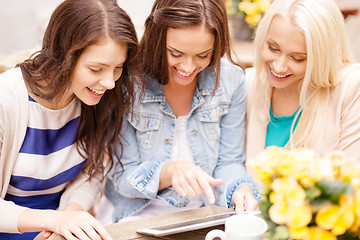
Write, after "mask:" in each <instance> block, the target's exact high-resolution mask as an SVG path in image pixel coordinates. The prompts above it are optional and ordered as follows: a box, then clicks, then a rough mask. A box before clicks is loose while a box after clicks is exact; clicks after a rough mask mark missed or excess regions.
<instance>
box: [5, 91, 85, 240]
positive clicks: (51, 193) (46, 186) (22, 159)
mask: <svg viewBox="0 0 360 240" xmlns="http://www.w3.org/2000/svg"><path fill="white" fill-rule="evenodd" d="M29 101H30V102H29V103H30V104H29V106H30V118H29V123H28V127H27V130H26V135H25V139H24V142H23V144H22V147H21V149H20V152H19V156H18V159H17V161H16V164H15V167H14V169H13V173H12V175H11V179H10V186H9V188H8V191H7V194H6V196H5V200H8V201H13V202H14V203H16V204H18V205H21V206H25V207H29V208H35V209H57V208H58V206H59V201H60V197H61V195H62V193H63V192H64V189H65V185H66V183H68V182H69V181H71V180H72V179H74V178H75V177H76V176H77V175H78V174H79V173H80V171H81V169H82V167H83V165H84V164H85V160H84V159H83V158H82V157H81V156H80V154H79V153H78V151H77V149H76V147H75V144H74V142H75V134H76V129H77V125H78V122H79V116H80V103H79V102H78V101H77V100H75V99H74V100H73V101H72V102H71V103H70V104H69V105H68V106H66V107H65V108H63V109H60V110H51V109H47V108H45V107H43V106H42V105H40V104H39V103H37V102H36V101H35V100H34V99H32V98H31V97H30V96H29ZM37 234H38V233H24V234H12V233H0V239H1V240H10V239H11V240H15V239H16V240H24V239H33V238H34V237H35V236H36V235H37Z"/></svg>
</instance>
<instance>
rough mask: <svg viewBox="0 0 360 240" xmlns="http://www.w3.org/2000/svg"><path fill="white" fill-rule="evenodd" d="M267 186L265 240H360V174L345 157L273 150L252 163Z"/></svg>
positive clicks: (258, 177) (304, 151)
mask: <svg viewBox="0 0 360 240" xmlns="http://www.w3.org/2000/svg"><path fill="white" fill-rule="evenodd" d="M247 165H248V167H249V169H250V171H252V172H253V174H254V176H255V179H256V180H257V181H260V182H262V183H263V188H262V193H263V198H262V199H261V201H260V203H259V206H260V210H261V212H262V216H263V217H264V218H265V220H266V221H267V222H268V225H269V231H268V232H267V233H266V235H265V236H264V237H265V239H271V240H283V239H284V240H285V239H308V240H315V239H316V240H322V239H323V240H332V239H335V240H336V239H344V240H345V239H346V240H355V239H360V238H359V235H360V231H359V229H360V170H359V164H358V163H357V162H356V160H355V159H350V158H346V157H345V156H344V155H343V154H342V153H340V152H333V153H330V154H328V155H326V156H316V155H315V154H314V152H313V151H311V150H307V149H297V150H286V149H284V148H279V147H268V148H267V149H266V150H265V151H264V152H262V153H261V154H259V155H258V156H257V157H255V158H254V159H249V160H248V163H247Z"/></svg>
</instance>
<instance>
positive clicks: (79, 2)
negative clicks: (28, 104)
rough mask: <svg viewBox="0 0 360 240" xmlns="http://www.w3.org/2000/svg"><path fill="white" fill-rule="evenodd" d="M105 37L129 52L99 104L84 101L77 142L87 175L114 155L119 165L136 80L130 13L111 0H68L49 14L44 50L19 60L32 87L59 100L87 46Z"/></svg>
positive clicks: (135, 43) (135, 44) (135, 45)
mask: <svg viewBox="0 0 360 240" xmlns="http://www.w3.org/2000/svg"><path fill="white" fill-rule="evenodd" d="M103 38H111V39H112V40H114V41H117V42H122V43H126V44H127V47H128V52H127V60H126V62H125V63H124V67H123V72H122V75H121V77H120V78H119V79H118V80H117V81H116V82H115V87H114V88H113V89H111V90H107V91H106V92H105V94H104V96H103V97H102V98H101V100H100V102H99V103H98V104H97V105H95V106H88V105H86V104H84V103H81V114H80V120H79V125H78V128H77V133H76V146H77V149H78V152H79V153H80V154H81V155H82V156H83V157H84V158H87V161H86V164H85V166H84V168H83V171H84V172H85V173H86V174H88V176H89V178H91V177H93V176H94V174H97V173H99V172H101V173H103V174H104V175H105V174H106V169H107V168H106V166H107V165H109V164H110V165H109V166H110V168H111V167H112V165H113V159H114V155H115V156H116V157H115V158H117V159H118V160H117V161H118V162H119V163H120V164H121V162H120V156H117V154H118V153H117V151H116V146H117V145H118V144H120V146H122V145H121V141H120V139H121V137H119V136H120V130H121V127H122V120H123V115H124V114H126V113H127V112H128V111H129V110H130V107H131V105H132V104H131V103H132V102H133V100H134V96H135V90H134V84H135V79H138V78H136V77H135V76H136V75H138V73H137V72H136V71H137V70H136V69H138V66H137V59H138V58H137V50H138V40H137V36H136V32H135V28H134V25H133V23H132V21H131V19H130V17H129V16H128V15H127V13H126V12H125V11H124V10H123V9H121V8H120V7H119V6H118V5H117V4H116V2H115V1H112V0H65V1H64V2H63V3H61V4H60V5H59V6H58V7H57V8H56V10H55V11H54V13H53V14H52V16H51V19H50V22H49V25H48V27H47V29H46V31H45V34H44V38H43V44H42V49H41V50H40V51H39V52H37V53H35V54H34V55H33V56H31V57H30V58H29V59H27V60H25V61H24V62H23V63H21V64H19V66H20V68H21V70H22V73H23V76H24V79H25V82H26V84H27V86H28V87H29V89H30V91H31V92H32V93H34V94H35V95H36V96H38V97H40V98H43V99H46V100H47V101H49V102H55V101H57V100H59V99H61V97H62V96H63V95H64V93H65V92H66V91H67V90H68V88H69V86H70V85H71V81H70V79H71V78H70V77H71V74H72V72H73V70H74V66H75V63H76V61H77V60H78V58H79V56H80V55H81V54H82V53H83V51H84V49H85V48H86V47H88V46H90V45H92V44H94V43H96V42H97V41H99V40H100V39H103ZM44 83H45V84H44ZM107 157H108V158H109V159H108V158H107ZM106 162H107V164H105V163H106Z"/></svg>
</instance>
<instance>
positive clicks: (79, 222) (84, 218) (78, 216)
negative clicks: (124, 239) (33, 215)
mask: <svg viewBox="0 0 360 240" xmlns="http://www.w3.org/2000/svg"><path fill="white" fill-rule="evenodd" d="M49 222H50V229H51V231H52V232H49V231H46V232H45V234H44V237H45V238H46V239H48V240H51V239H53V238H55V236H56V235H57V234H55V233H58V234H60V235H62V236H63V237H65V238H66V239H67V240H78V239H81V240H101V239H105V240H110V239H112V238H111V237H110V235H109V233H108V232H107V231H106V230H105V228H104V227H103V226H102V224H101V223H100V222H99V221H98V220H96V219H95V218H94V217H93V216H91V215H90V214H89V213H88V212H85V211H57V212H56V217H55V218H53V219H50V221H49ZM51 226H52V227H51Z"/></svg>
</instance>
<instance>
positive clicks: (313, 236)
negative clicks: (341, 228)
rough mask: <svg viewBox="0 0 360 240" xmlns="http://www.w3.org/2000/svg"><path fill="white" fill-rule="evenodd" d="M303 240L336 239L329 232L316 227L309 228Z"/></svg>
mask: <svg viewBox="0 0 360 240" xmlns="http://www.w3.org/2000/svg"><path fill="white" fill-rule="evenodd" d="M307 234H308V235H307V236H306V237H305V238H304V240H336V237H335V236H334V235H333V234H332V233H331V232H329V231H325V230H323V229H321V228H318V227H311V228H310V229H309V231H308V233H307Z"/></svg>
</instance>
